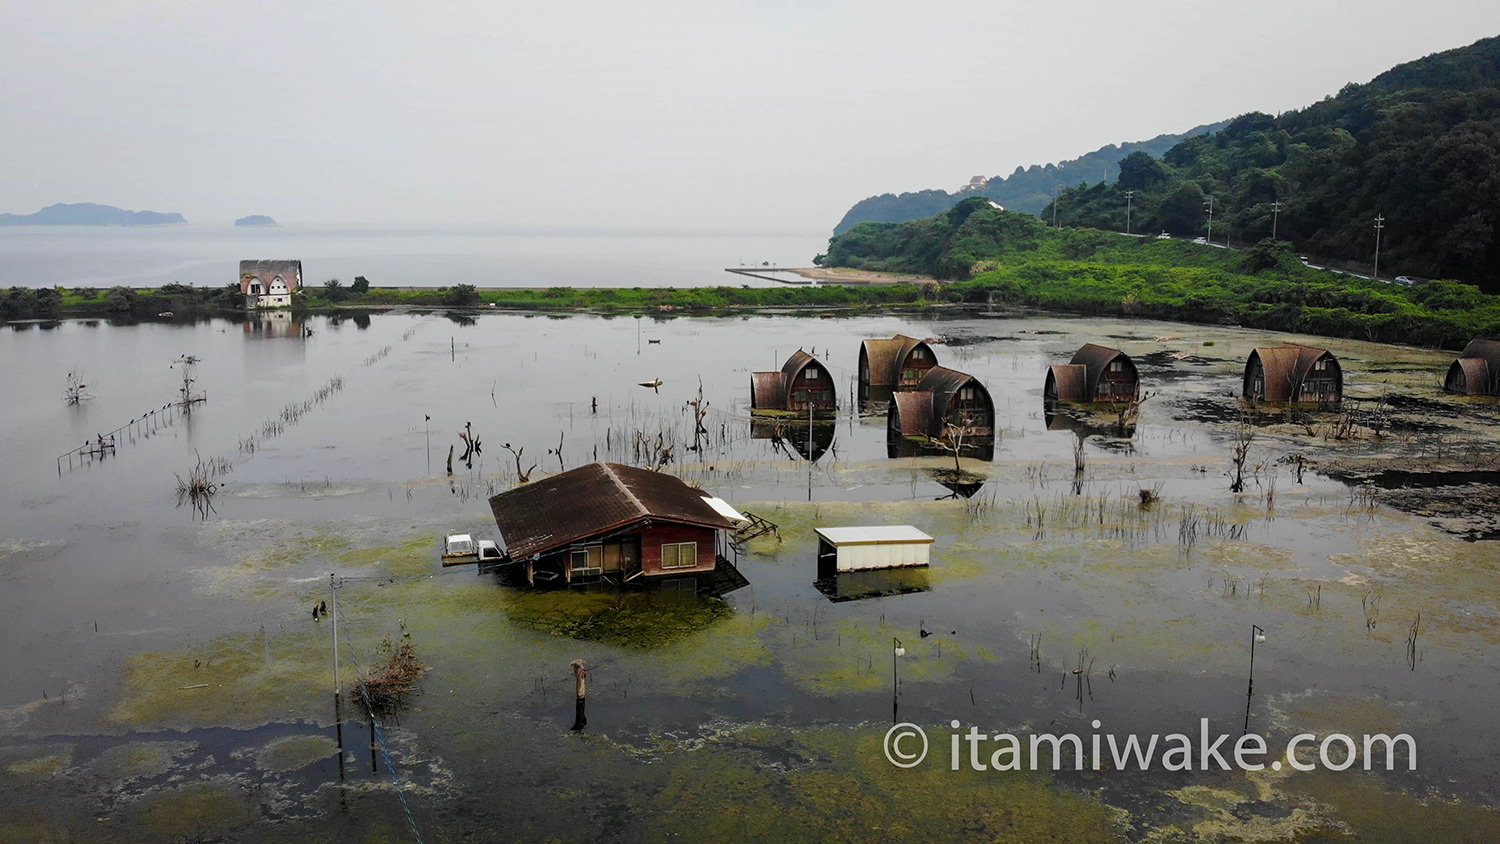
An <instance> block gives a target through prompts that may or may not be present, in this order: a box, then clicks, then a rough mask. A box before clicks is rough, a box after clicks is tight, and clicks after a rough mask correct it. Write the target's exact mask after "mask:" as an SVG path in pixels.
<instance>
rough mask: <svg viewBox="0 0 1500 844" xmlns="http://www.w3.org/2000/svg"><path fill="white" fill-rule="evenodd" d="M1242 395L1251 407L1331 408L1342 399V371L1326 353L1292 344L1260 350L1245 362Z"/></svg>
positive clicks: (1323, 350) (1336, 362)
mask: <svg viewBox="0 0 1500 844" xmlns="http://www.w3.org/2000/svg"><path fill="white" fill-rule="evenodd" d="M1242 395H1243V396H1244V398H1245V400H1246V401H1248V402H1251V403H1256V402H1270V403H1273V404H1316V405H1318V406H1320V407H1333V406H1336V405H1337V404H1338V403H1339V402H1340V401H1341V400H1342V399H1343V396H1344V371H1343V369H1342V368H1341V367H1340V366H1339V361H1338V358H1335V357H1334V356H1333V353H1332V352H1330V351H1328V350H1327V349H1318V348H1314V347H1312V346H1299V345H1295V344H1292V343H1287V344H1285V345H1281V346H1270V347H1261V348H1257V349H1256V350H1255V351H1253V352H1251V353H1250V357H1249V359H1247V360H1246V361H1245V379H1244V386H1243V391H1242Z"/></svg>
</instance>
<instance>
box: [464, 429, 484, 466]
mask: <svg viewBox="0 0 1500 844" xmlns="http://www.w3.org/2000/svg"><path fill="white" fill-rule="evenodd" d="M458 438H459V439H461V440H463V441H464V453H463V456H462V457H460V458H459V459H460V460H462V461H463V462H464V466H466V467H468V468H470V469H472V468H474V456H475V455H476V454H483V453H484V448H483V447H482V446H480V444H479V438H478V437H476V436H474V428H473V426H472V425H470V424H469V423H468V422H465V423H464V429H463V430H462V431H459V432H458Z"/></svg>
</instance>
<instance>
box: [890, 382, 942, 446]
mask: <svg viewBox="0 0 1500 844" xmlns="http://www.w3.org/2000/svg"><path fill="white" fill-rule="evenodd" d="M888 412H889V413H890V414H891V416H890V420H891V421H893V422H895V423H896V424H895V425H894V426H892V427H894V428H896V429H897V431H899V432H900V434H901V436H903V437H925V436H927V432H928V431H929V430H930V429H931V428H932V393H930V392H927V391H925V390H908V391H906V392H902V393H893V394H892V395H891V404H890V409H889V411H888Z"/></svg>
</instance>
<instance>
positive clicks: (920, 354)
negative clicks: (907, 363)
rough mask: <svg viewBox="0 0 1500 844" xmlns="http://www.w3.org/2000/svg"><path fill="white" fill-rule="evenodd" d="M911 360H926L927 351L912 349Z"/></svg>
mask: <svg viewBox="0 0 1500 844" xmlns="http://www.w3.org/2000/svg"><path fill="white" fill-rule="evenodd" d="M911 359H912V360H926V359H927V350H926V349H912V350H911Z"/></svg>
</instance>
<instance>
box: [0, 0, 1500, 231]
mask: <svg viewBox="0 0 1500 844" xmlns="http://www.w3.org/2000/svg"><path fill="white" fill-rule="evenodd" d="M1496 34H1500V3H1497V2H1495V0H1431V1H1430V2H1410V0H1406V2H1399V3H1393V2H1383V0H1367V2H1363V3H1350V2H1347V0H1292V1H1291V2H1284V1H1283V0H1270V2H1260V3H1227V2H1215V0H1190V2H1178V0H1159V2H1152V3H1126V2H1119V0H1115V2H1095V0H1071V2H1069V0H1054V2H1024V3H1023V2H1015V0H976V1H975V2H936V3H918V2H911V0H905V2H899V3H895V2H871V0H857V2H856V0H850V2H837V1H834V2H816V1H815V2H791V0H757V1H747V2H713V0H693V2H682V3H676V2H651V0H647V2H636V3H596V2H593V1H592V0H574V2H562V3H547V2H541V3H515V2H501V3H495V2H493V0H491V2H482V3H411V2H400V3H393V2H382V0H362V2H349V3H338V2H320V0H305V1H304V0H296V2H285V0H271V2H231V3H226V2H215V0H131V2H119V0H107V1H105V0H46V2H38V1H37V0H0V74H3V78H4V80H5V84H4V85H3V86H0V211H5V212H11V213H30V212H32V211H35V210H37V209H38V208H40V207H42V206H44V205H48V204H51V203H53V202H100V203H105V204H109V205H116V206H120V207H124V208H130V209H135V210H140V209H150V210H155V211H178V212H181V213H182V214H184V215H185V216H186V217H187V218H188V220H189V221H190V222H192V223H195V224H201V225H226V224H228V223H229V222H230V221H231V220H233V219H234V218H235V217H238V216H242V215H245V214H251V213H262V214H270V215H272V216H274V217H275V218H276V219H277V220H278V221H280V222H282V223H283V224H288V225H297V224H312V223H325V222H350V223H357V222H372V223H423V224H441V223H450V222H477V223H487V224H504V225H528V226H531V225H535V226H552V225H583V226H604V227H621V228H640V227H647V228H668V229H671V228H683V229H687V228H691V229H710V230H717V231H734V230H747V231H748V230H756V231H795V230H808V229H814V230H817V229H821V230H827V229H830V228H832V226H833V225H834V223H836V222H837V221H838V219H839V217H840V216H842V215H843V213H844V211H845V210H847V209H848V207H849V206H850V205H852V204H853V203H854V202H856V201H857V200H859V199H862V198H864V197H866V196H869V195H871V194H876V193H883V192H887V191H890V192H901V191H910V190H921V189H924V188H934V187H935V188H945V189H950V190H951V189H955V188H957V187H958V186H959V185H961V184H962V183H964V182H965V181H967V180H968V178H969V177H970V176H973V175H980V174H982V175H986V176H991V175H996V174H1008V173H1010V171H1012V170H1013V169H1015V167H1016V166H1018V165H1021V166H1026V165H1031V164H1042V163H1046V162H1049V161H1059V160H1062V159H1067V158H1071V157H1075V156H1077V155H1080V154H1082V153H1085V152H1088V151H1090V150H1093V149H1097V148H1098V147H1100V146H1103V145H1105V144H1109V143H1120V142H1123V141H1132V140H1144V139H1146V138H1150V137H1152V136H1154V135H1157V134H1161V133H1165V132H1181V131H1183V130H1185V129H1188V128H1190V127H1192V126H1195V125H1198V124H1202V123H1208V122H1212V121H1215V120H1219V119H1222V118H1226V117H1232V116H1234V115H1238V114H1242V113H1244V112H1247V111H1252V110H1260V111H1266V112H1271V113H1274V112H1276V111H1280V110H1287V109H1292V108H1299V107H1302V106H1305V105H1308V104H1309V103H1312V102H1314V101H1316V100H1318V99H1321V98H1322V97H1323V96H1325V95H1327V94H1331V93H1334V92H1336V91H1337V90H1338V89H1339V88H1340V87H1341V86H1343V85H1344V84H1345V83H1347V82H1365V81H1368V80H1369V79H1370V78H1372V77H1373V76H1375V75H1376V74H1378V73H1380V72H1382V71H1384V70H1386V69H1387V68H1389V67H1391V66H1392V65H1395V64H1398V63H1400V62H1404V61H1408V60H1411V59H1415V58H1419V57H1421V56H1424V55H1427V54H1430V53H1433V52H1437V51H1441V50H1446V49H1450V48H1453V47H1459V46H1463V45H1466V44H1470V43H1472V42H1473V41H1475V40H1477V39H1479V38H1483V37H1487V36H1491V35H1496Z"/></svg>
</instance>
